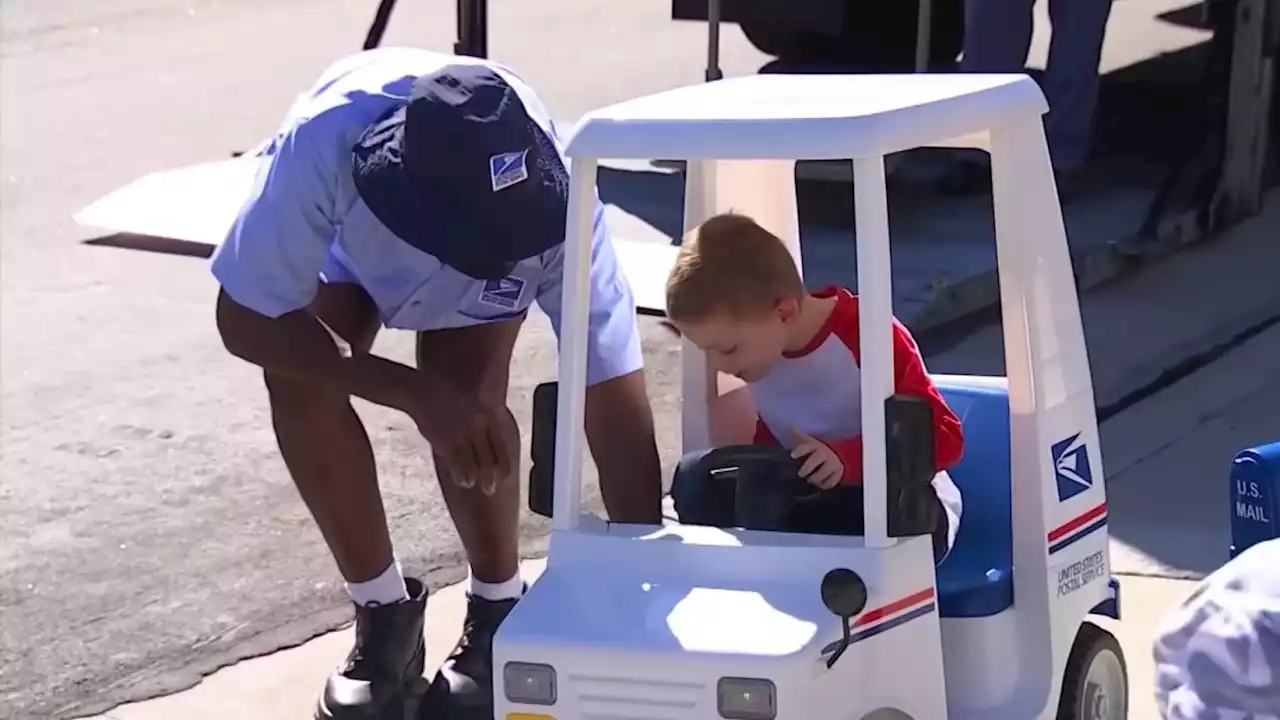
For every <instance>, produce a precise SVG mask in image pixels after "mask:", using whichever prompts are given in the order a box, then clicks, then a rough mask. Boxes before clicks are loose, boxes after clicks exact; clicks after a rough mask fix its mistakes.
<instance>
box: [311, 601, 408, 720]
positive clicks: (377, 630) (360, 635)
mask: <svg viewBox="0 0 1280 720" xmlns="http://www.w3.org/2000/svg"><path fill="white" fill-rule="evenodd" d="M404 584H405V588H406V589H407V590H408V591H409V599H408V600H402V601H400V602H398V603H394V604H392V605H369V606H364V607H360V606H357V607H356V644H355V647H353V648H351V652H350V653H349V654H348V655H347V659H346V661H345V662H344V663H342V665H340V666H339V667H338V669H337V670H335V671H334V672H333V674H332V675H330V676H329V681H328V682H327V683H325V686H324V694H323V695H321V696H320V704H319V707H317V708H316V720H403V718H404V714H405V704H406V703H407V702H408V700H409V695H410V691H411V690H412V689H413V685H414V683H415V682H417V680H418V678H420V677H422V670H423V667H422V666H423V663H424V662H425V660H426V644H425V643H424V642H423V639H422V623H423V613H424V612H425V610H426V608H427V590H426V588H424V587H423V586H422V583H421V582H420V581H418V580H415V579H413V578H405V580H404Z"/></svg>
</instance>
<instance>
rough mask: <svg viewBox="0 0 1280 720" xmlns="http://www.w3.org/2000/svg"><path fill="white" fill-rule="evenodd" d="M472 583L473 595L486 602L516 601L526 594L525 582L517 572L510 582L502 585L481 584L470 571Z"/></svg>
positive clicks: (501, 583)
mask: <svg viewBox="0 0 1280 720" xmlns="http://www.w3.org/2000/svg"><path fill="white" fill-rule="evenodd" d="M468 574H469V575H470V581H471V594H472V595H475V596H476V597H478V598H483V599H485V600H515V599H516V598H518V597H520V596H521V595H523V594H524V580H522V579H520V573H519V572H517V573H516V574H515V576H513V577H512V578H511V579H510V580H507V581H505V582H500V583H487V582H481V581H479V580H477V579H476V576H475V574H474V573H471V572H470V571H468Z"/></svg>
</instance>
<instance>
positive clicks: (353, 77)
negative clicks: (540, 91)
mask: <svg viewBox="0 0 1280 720" xmlns="http://www.w3.org/2000/svg"><path fill="white" fill-rule="evenodd" d="M458 63H483V64H485V65H488V66H490V67H492V68H493V69H494V70H495V71H497V72H498V73H499V74H501V75H502V76H503V78H504V79H506V80H507V81H508V83H509V84H510V85H511V86H512V87H513V88H514V89H515V90H516V92H517V93H518V94H519V95H520V98H521V100H522V101H523V103H524V105H525V108H526V110H527V111H528V112H529V115H530V116H531V117H532V118H533V119H534V121H535V122H537V123H538V124H539V126H540V127H541V128H542V130H543V131H544V132H546V133H547V135H548V136H549V137H551V138H552V139H553V140H555V141H556V143H557V149H561V152H563V150H562V148H559V140H558V138H556V134H555V130H554V128H553V126H552V123H551V119H550V116H549V114H548V113H547V111H546V108H545V106H544V105H543V104H542V101H541V100H539V99H538V97H537V96H536V95H535V94H534V92H533V90H532V89H530V88H529V86H528V85H526V84H525V83H524V82H523V81H521V80H520V79H519V77H517V76H516V75H515V74H514V73H513V72H512V71H511V70H509V69H507V68H505V67H503V66H501V65H498V64H496V63H493V62H491V61H484V60H478V59H474V58H462V57H456V56H453V55H444V54H440V53H435V52H430V51H427V50H417V49H411V48H382V49H377V50H371V51H367V52H362V53H358V54H356V55H352V56H350V57H347V58H344V59H342V60H340V61H338V62H337V63H335V64H334V65H333V66H331V67H330V68H329V69H328V70H326V71H325V72H324V74H323V75H322V76H321V78H320V79H319V81H318V82H317V83H316V84H315V86H313V87H312V88H311V89H310V90H308V91H306V92H305V93H303V94H302V95H300V96H299V97H298V99H297V101H296V102H295V103H294V105H293V107H292V108H291V109H290V110H289V113H288V115H287V116H286V118H285V120H284V122H283V123H282V124H281V128H280V130H279V131H278V132H277V133H276V135H275V137H274V138H273V139H272V140H271V142H270V143H269V144H268V147H267V148H266V150H265V151H264V152H263V157H262V158H261V165H260V167H259V169H258V174H257V178H256V181H255V184H254V188H253V191H252V193H251V195H250V197H249V199H248V201H247V202H246V203H245V205H244V207H243V208H242V209H241V211H240V215H239V217H238V218H237V219H236V222H235V225H234V226H232V228H231V231H230V232H229V233H228V235H227V238H226V240H225V241H224V242H223V244H222V245H221V246H220V247H219V248H218V250H217V252H216V253H215V254H214V257H213V263H212V270H213V274H214V276H215V277H217V279H218V281H219V282H220V283H221V284H222V287H223V289H224V290H225V291H226V292H227V294H228V295H230V296H231V297H232V298H233V299H234V300H235V301H236V302H238V303H240V304H241V305H244V306H246V307H248V308H250V309H252V310H254V311H256V312H259V313H262V314H263V315H267V316H269V317H278V316H280V315H283V314H285V313H288V312H292V311H294V310H298V309H301V308H305V307H307V306H308V305H309V304H310V303H311V301H312V299H313V298H314V297H315V294H316V290H317V287H318V283H319V281H320V280H321V279H323V280H324V281H326V282H355V283H358V284H359V285H360V286H361V287H363V288H364V289H365V290H366V291H367V292H368V293H369V295H370V296H371V297H372V298H373V300H374V302H375V303H377V306H378V311H379V313H380V315H381V319H382V322H383V324H384V325H385V326H386V327H388V328H398V329H404V330H416V331H427V330H436V329H442V328H452V327H463V326H467V325H475V324H479V323H484V322H491V321H495V320H502V319H505V318H510V317H514V316H517V315H520V314H521V313H523V312H525V311H526V310H528V308H529V305H530V304H531V303H532V302H534V301H535V300H536V301H537V303H538V306H539V307H540V308H541V309H542V310H543V312H545V313H546V314H547V316H548V317H549V318H550V319H551V323H552V327H553V328H554V330H555V332H556V335H557V336H559V334H560V303H561V287H562V286H561V280H562V275H563V269H564V268H563V264H564V247H563V245H558V246H556V247H554V248H552V249H551V250H549V251H547V252H546V253H543V254H542V255H540V256H538V257H534V258H529V259H527V260H525V261H523V262H521V263H520V264H519V265H517V266H516V268H515V269H514V270H513V271H512V272H511V274H510V275H509V276H508V277H507V278H504V279H503V280H496V281H487V282H486V281H481V280H475V279H472V278H470V277H467V276H465V275H463V274H461V273H459V272H457V271H455V270H453V269H452V268H450V267H447V266H444V265H442V264H441V263H440V262H439V261H438V260H436V259H435V258H434V257H432V256H430V255H428V254H426V253H424V252H422V251H421V250H418V249H416V248H414V247H412V246H410V245H409V244H408V243H405V242H404V241H402V240H400V239H399V238H397V237H396V236H395V235H393V234H392V233H391V232H390V231H389V230H387V229H386V228H385V227H384V226H383V225H382V224H381V223H380V222H378V220H377V219H376V218H375V217H374V216H373V214H372V213H371V212H370V211H369V208H368V207H367V206H366V205H365V204H364V202H362V201H361V200H360V197H359V195H358V194H357V193H356V189H355V184H354V181H353V180H352V177H351V162H352V161H351V148H352V147H353V146H354V145H355V143H356V141H357V140H358V138H359V137H360V135H361V134H362V133H363V132H364V131H365V129H366V128H367V127H368V126H369V125H370V124H371V123H373V122H374V121H375V120H377V119H378V118H379V117H381V116H382V115H383V114H384V113H385V112H387V111H388V110H390V109H391V108H392V107H393V106H394V105H397V104H399V103H402V102H404V101H405V100H406V99H407V97H408V94H409V90H410V86H411V85H412V83H413V80H414V78H416V77H418V76H420V75H424V74H427V73H430V72H432V71H435V70H437V69H439V68H441V67H444V66H446V65H451V64H458ZM566 164H567V163H566ZM449 211H450V208H448V207H441V208H439V209H438V212H441V213H445V212H449ZM422 222H424V223H430V222H431V218H430V217H424V218H422ZM590 319H591V326H590V331H589V342H588V347H589V349H588V370H587V376H588V378H587V380H588V382H589V383H592V384H594V383H599V382H603V381H604V380H608V379H611V378H614V377H618V376H620V375H624V374H627V373H629V372H633V371H635V370H638V369H640V368H641V367H642V364H643V361H642V358H641V353H640V338H639V332H638V330H637V327H636V315H635V301H634V299H633V297H632V293H631V289H630V287H629V286H628V285H627V281H626V278H625V277H624V275H623V273H622V270H621V268H620V267H619V266H618V259H617V256H616V254H615V253H614V248H613V243H612V240H611V239H610V237H609V234H608V231H607V229H606V228H605V224H604V214H603V208H602V207H601V206H599V205H597V208H596V218H595V235H594V237H593V239H592V249H591V309H590Z"/></svg>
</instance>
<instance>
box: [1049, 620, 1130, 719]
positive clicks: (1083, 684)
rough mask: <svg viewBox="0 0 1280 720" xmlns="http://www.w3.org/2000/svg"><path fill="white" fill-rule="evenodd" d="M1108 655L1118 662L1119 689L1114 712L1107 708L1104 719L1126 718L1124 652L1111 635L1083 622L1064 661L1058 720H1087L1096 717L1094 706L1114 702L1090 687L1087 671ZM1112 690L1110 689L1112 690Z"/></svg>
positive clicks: (1127, 712)
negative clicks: (1064, 667)
mask: <svg viewBox="0 0 1280 720" xmlns="http://www.w3.org/2000/svg"><path fill="white" fill-rule="evenodd" d="M1106 655H1110V656H1112V657H1113V658H1114V659H1115V660H1116V661H1117V662H1118V663H1119V673H1120V676H1121V679H1122V680H1121V685H1122V687H1121V689H1120V695H1121V697H1120V698H1118V701H1119V702H1120V703H1121V705H1120V707H1119V708H1118V709H1117V708H1115V707H1111V708H1109V709H1108V711H1107V713H1106V714H1105V715H1102V717H1104V718H1113V717H1114V718H1127V717H1128V716H1129V668H1128V666H1126V665H1125V662H1124V651H1123V650H1121V649H1120V642H1119V641H1117V640H1116V638H1115V636H1114V635H1112V634H1111V633H1109V632H1107V631H1106V630H1103V629H1102V628H1100V627H1098V626H1097V625H1094V624H1093V623H1091V622H1085V623H1083V624H1081V625H1080V632H1078V633H1076V640H1075V642H1074V643H1072V645H1071V655H1070V656H1069V657H1068V658H1067V669H1066V672H1064V673H1063V674H1062V695H1061V697H1059V699H1058V720H1088V719H1089V718H1094V717H1097V715H1095V714H1094V710H1095V707H1094V703H1102V702H1106V703H1114V702H1116V701H1117V698H1115V697H1109V696H1107V695H1106V694H1105V693H1102V692H1099V691H1098V690H1097V689H1096V688H1091V685H1092V683H1090V682H1089V674H1090V672H1089V671H1090V670H1091V669H1092V668H1093V666H1094V664H1095V663H1097V662H1106V661H1109V660H1107V659H1106V658H1105V657H1104V656H1106ZM1113 690H1114V688H1113Z"/></svg>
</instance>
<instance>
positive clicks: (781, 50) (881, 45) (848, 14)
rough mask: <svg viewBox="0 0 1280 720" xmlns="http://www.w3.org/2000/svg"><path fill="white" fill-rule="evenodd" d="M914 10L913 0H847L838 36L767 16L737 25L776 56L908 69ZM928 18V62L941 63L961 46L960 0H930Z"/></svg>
mask: <svg viewBox="0 0 1280 720" xmlns="http://www.w3.org/2000/svg"><path fill="white" fill-rule="evenodd" d="M916 13H917V4H916V2H914V1H913V0H895V1H894V2H867V1H866V0H850V1H849V2H848V6H847V7H846V9H845V19H844V26H843V28H842V29H841V31H840V32H839V33H838V34H832V35H827V34H824V33H816V32H811V31H807V30H798V29H796V28H795V27H793V26H791V25H790V24H788V23H787V22H785V21H784V20H782V19H780V18H778V17H771V16H762V17H749V18H742V19H741V20H740V21H739V25H740V26H741V28H742V33H743V34H744V35H746V36H747V41H748V42H750V43H751V44H752V45H753V46H755V48H756V49H757V50H759V51H760V52H762V53H764V54H766V55H772V56H773V57H776V58H778V59H780V60H787V61H792V62H802V63H803V62H821V63H833V64H837V65H849V66H852V67H855V68H857V69H859V70H861V71H864V72H875V71H884V72H892V71H910V70H912V69H914V67H915V54H916V50H915V47H916ZM932 18H933V23H932V24H933V32H932V36H931V38H930V42H929V45H930V51H929V52H930V58H931V59H932V62H931V65H932V66H933V67H946V66H948V65H950V64H952V63H953V62H954V61H955V59H956V57H957V56H958V55H959V54H960V50H961V48H962V46H963V44H964V0H933V14H932Z"/></svg>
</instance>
